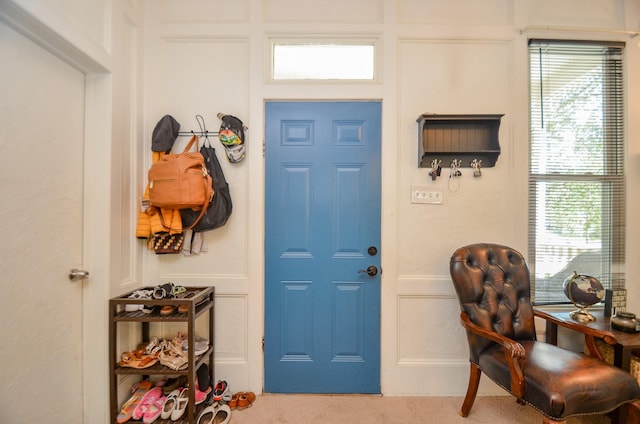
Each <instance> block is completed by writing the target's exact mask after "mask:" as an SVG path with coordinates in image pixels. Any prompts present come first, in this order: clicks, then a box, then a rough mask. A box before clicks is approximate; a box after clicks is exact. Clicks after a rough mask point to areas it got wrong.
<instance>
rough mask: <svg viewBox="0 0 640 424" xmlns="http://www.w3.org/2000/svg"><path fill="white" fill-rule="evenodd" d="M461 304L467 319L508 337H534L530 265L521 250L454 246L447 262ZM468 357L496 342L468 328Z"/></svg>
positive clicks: (473, 360) (495, 246)
mask: <svg viewBox="0 0 640 424" xmlns="http://www.w3.org/2000/svg"><path fill="white" fill-rule="evenodd" d="M449 265H450V272H451V279H452V280H453V285H454V287H455V289H456V292H457V294H458V300H459V301H460V308H461V310H462V311H463V312H466V313H467V315H468V316H469V318H470V320H471V321H472V322H473V323H474V324H476V325H478V326H480V327H482V328H484V329H486V330H489V331H495V332H497V333H499V334H501V335H504V336H506V337H509V338H510V339H513V340H516V341H521V340H535V339H536V331H535V327H534V317H533V308H532V306H531V299H530V286H529V269H528V268H527V264H526V262H525V260H524V258H523V257H522V255H521V254H520V252H518V251H516V250H514V249H511V248H509V247H506V246H501V245H498V244H486V243H483V244H472V245H469V246H465V247H461V248H459V249H457V250H456V251H455V252H454V254H453V256H452V257H451V262H450V264H449ZM467 336H468V341H469V354H470V360H471V361H472V362H474V363H476V364H477V363H478V360H479V357H480V354H481V353H482V352H483V351H484V350H485V349H486V348H488V347H489V346H492V345H494V344H495V343H494V342H492V341H490V340H488V339H486V338H483V337H479V336H476V335H474V334H471V333H470V332H467Z"/></svg>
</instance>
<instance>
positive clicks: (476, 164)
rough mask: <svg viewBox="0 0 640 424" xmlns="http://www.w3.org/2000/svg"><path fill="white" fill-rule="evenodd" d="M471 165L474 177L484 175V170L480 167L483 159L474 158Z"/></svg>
mask: <svg viewBox="0 0 640 424" xmlns="http://www.w3.org/2000/svg"><path fill="white" fill-rule="evenodd" d="M471 167H472V168H473V176H474V177H481V176H482V171H481V169H480V168H482V161H481V160H478V159H474V160H472V161H471Z"/></svg>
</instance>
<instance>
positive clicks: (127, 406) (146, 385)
mask: <svg viewBox="0 0 640 424" xmlns="http://www.w3.org/2000/svg"><path fill="white" fill-rule="evenodd" d="M150 388H151V382H150V381H149V380H143V381H141V382H139V383H137V384H134V385H133V387H132V388H131V393H132V394H131V397H130V398H129V400H127V401H126V402H125V403H124V404H123V405H122V409H121V410H120V413H119V414H118V418H117V422H118V424H123V423H126V422H127V421H129V420H130V419H131V416H132V415H133V411H134V410H135V409H136V406H138V403H139V402H140V400H141V399H142V398H143V397H144V394H145V393H146V392H147V391H148V390H149V389H150Z"/></svg>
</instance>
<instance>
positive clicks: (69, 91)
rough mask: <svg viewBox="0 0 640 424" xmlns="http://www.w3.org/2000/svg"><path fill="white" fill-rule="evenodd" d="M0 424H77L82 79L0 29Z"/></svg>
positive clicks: (79, 405)
mask: <svg viewBox="0 0 640 424" xmlns="http://www.w3.org/2000/svg"><path fill="white" fill-rule="evenodd" d="M0 53H1V55H2V57H3V60H2V61H0V93H2V95H1V96H0V127H1V128H2V129H3V130H2V136H0V197H2V199H5V200H4V202H3V205H2V207H0V233H1V234H2V235H3V242H2V243H0V256H1V257H2V258H3V264H2V267H1V269H2V273H1V274H2V287H3V293H2V296H0V311H1V312H0V320H1V321H2V322H3V325H2V326H0V338H1V339H2V340H5V341H6V342H7V345H6V346H5V347H4V348H2V349H0V363H1V364H2V366H0V381H2V384H3V388H4V390H3V392H2V396H1V397H0V422H3V423H23V422H55V423H81V422H82V421H83V416H82V408H83V390H82V369H83V364H82V305H83V289H82V282H71V281H69V278H68V274H69V271H70V270H71V269H72V268H80V267H81V266H82V264H83V256H82V247H83V246H82V239H83V225H82V222H83V172H84V157H83V153H84V152H83V143H84V106H85V104H84V98H85V78H84V74H82V73H80V72H79V71H77V70H75V69H73V68H72V67H71V66H69V65H68V64H66V63H65V62H63V61H62V60H60V59H59V58H56V57H54V56H53V55H51V54H50V53H48V52H47V51H45V50H44V49H42V48H41V47H39V46H38V45H36V44H35V43H33V42H31V41H29V40H28V39H26V38H24V37H23V36H22V35H20V34H18V33H16V32H15V31H14V30H13V29H11V28H10V27H8V26H7V25H5V24H4V23H2V22H0Z"/></svg>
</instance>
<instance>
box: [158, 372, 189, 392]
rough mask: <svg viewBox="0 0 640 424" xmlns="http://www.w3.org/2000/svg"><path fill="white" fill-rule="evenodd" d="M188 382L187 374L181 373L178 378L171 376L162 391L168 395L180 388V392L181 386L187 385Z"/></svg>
mask: <svg viewBox="0 0 640 424" xmlns="http://www.w3.org/2000/svg"><path fill="white" fill-rule="evenodd" d="M187 382H188V380H187V376H186V375H181V376H179V377H178V378H170V379H168V380H167V381H166V383H164V386H163V387H162V391H163V392H164V394H165V395H168V394H170V393H171V392H173V391H175V390H178V392H179V391H180V389H181V388H183V387H186V385H187Z"/></svg>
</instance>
